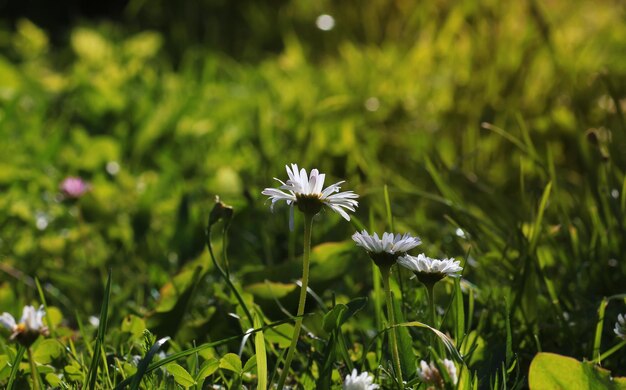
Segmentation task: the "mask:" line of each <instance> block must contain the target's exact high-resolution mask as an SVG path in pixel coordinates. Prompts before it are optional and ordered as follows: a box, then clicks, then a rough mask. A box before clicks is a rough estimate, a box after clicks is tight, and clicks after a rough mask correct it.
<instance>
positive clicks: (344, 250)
mask: <svg viewBox="0 0 626 390" xmlns="http://www.w3.org/2000/svg"><path fill="white" fill-rule="evenodd" d="M353 253H354V242H352V240H350V241H343V242H328V243H324V244H320V245H316V246H315V247H313V249H312V250H311V279H312V280H315V281H324V280H331V279H334V278H337V277H340V276H342V275H344V274H345V273H346V272H348V271H349V269H348V268H349V266H350V260H351V259H352V254H353Z"/></svg>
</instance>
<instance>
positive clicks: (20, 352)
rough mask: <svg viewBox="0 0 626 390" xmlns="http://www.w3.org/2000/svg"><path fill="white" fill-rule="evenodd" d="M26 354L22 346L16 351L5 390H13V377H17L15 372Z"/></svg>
mask: <svg viewBox="0 0 626 390" xmlns="http://www.w3.org/2000/svg"><path fill="white" fill-rule="evenodd" d="M25 352H26V348H25V347H24V346H23V345H20V347H19V348H18V350H17V354H16V355H15V360H13V366H11V374H10V375H9V382H8V384H7V390H13V384H14V382H15V377H16V376H17V372H18V371H19V369H20V362H21V361H22V358H23V357H24V353H25Z"/></svg>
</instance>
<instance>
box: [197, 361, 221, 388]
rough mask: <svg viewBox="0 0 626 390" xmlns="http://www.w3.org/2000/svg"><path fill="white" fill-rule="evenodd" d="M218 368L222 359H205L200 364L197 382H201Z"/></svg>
mask: <svg viewBox="0 0 626 390" xmlns="http://www.w3.org/2000/svg"><path fill="white" fill-rule="evenodd" d="M218 368H220V361H219V360H217V359H216V358H210V359H209V360H205V361H204V363H202V365H201V366H200V370H199V371H198V375H196V382H198V383H201V382H202V381H203V380H204V379H205V378H206V377H208V376H211V375H213V373H214V372H215V371H217V369H218Z"/></svg>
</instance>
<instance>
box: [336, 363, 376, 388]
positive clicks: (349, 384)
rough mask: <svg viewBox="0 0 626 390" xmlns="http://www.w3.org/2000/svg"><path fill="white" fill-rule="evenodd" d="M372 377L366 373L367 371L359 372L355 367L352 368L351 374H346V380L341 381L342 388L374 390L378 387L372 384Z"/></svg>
mask: <svg viewBox="0 0 626 390" xmlns="http://www.w3.org/2000/svg"><path fill="white" fill-rule="evenodd" d="M372 382H373V379H372V378H371V377H370V375H369V374H368V373H367V371H364V372H362V373H361V374H359V373H358V371H357V370H356V368H355V369H353V370H352V374H349V375H346V380H345V381H344V382H343V390H374V389H378V387H379V386H378V385H375V384H372Z"/></svg>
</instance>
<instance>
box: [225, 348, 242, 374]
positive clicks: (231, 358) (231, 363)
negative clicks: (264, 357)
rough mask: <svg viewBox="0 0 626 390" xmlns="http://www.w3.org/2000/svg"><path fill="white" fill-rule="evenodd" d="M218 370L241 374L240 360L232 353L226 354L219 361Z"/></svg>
mask: <svg viewBox="0 0 626 390" xmlns="http://www.w3.org/2000/svg"><path fill="white" fill-rule="evenodd" d="M220 368H223V369H225V370H229V371H233V372H235V373H237V374H241V371H242V367H241V359H239V356H237V355H236V354H234V353H227V354H226V355H224V356H223V357H222V358H221V359H220Z"/></svg>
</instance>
